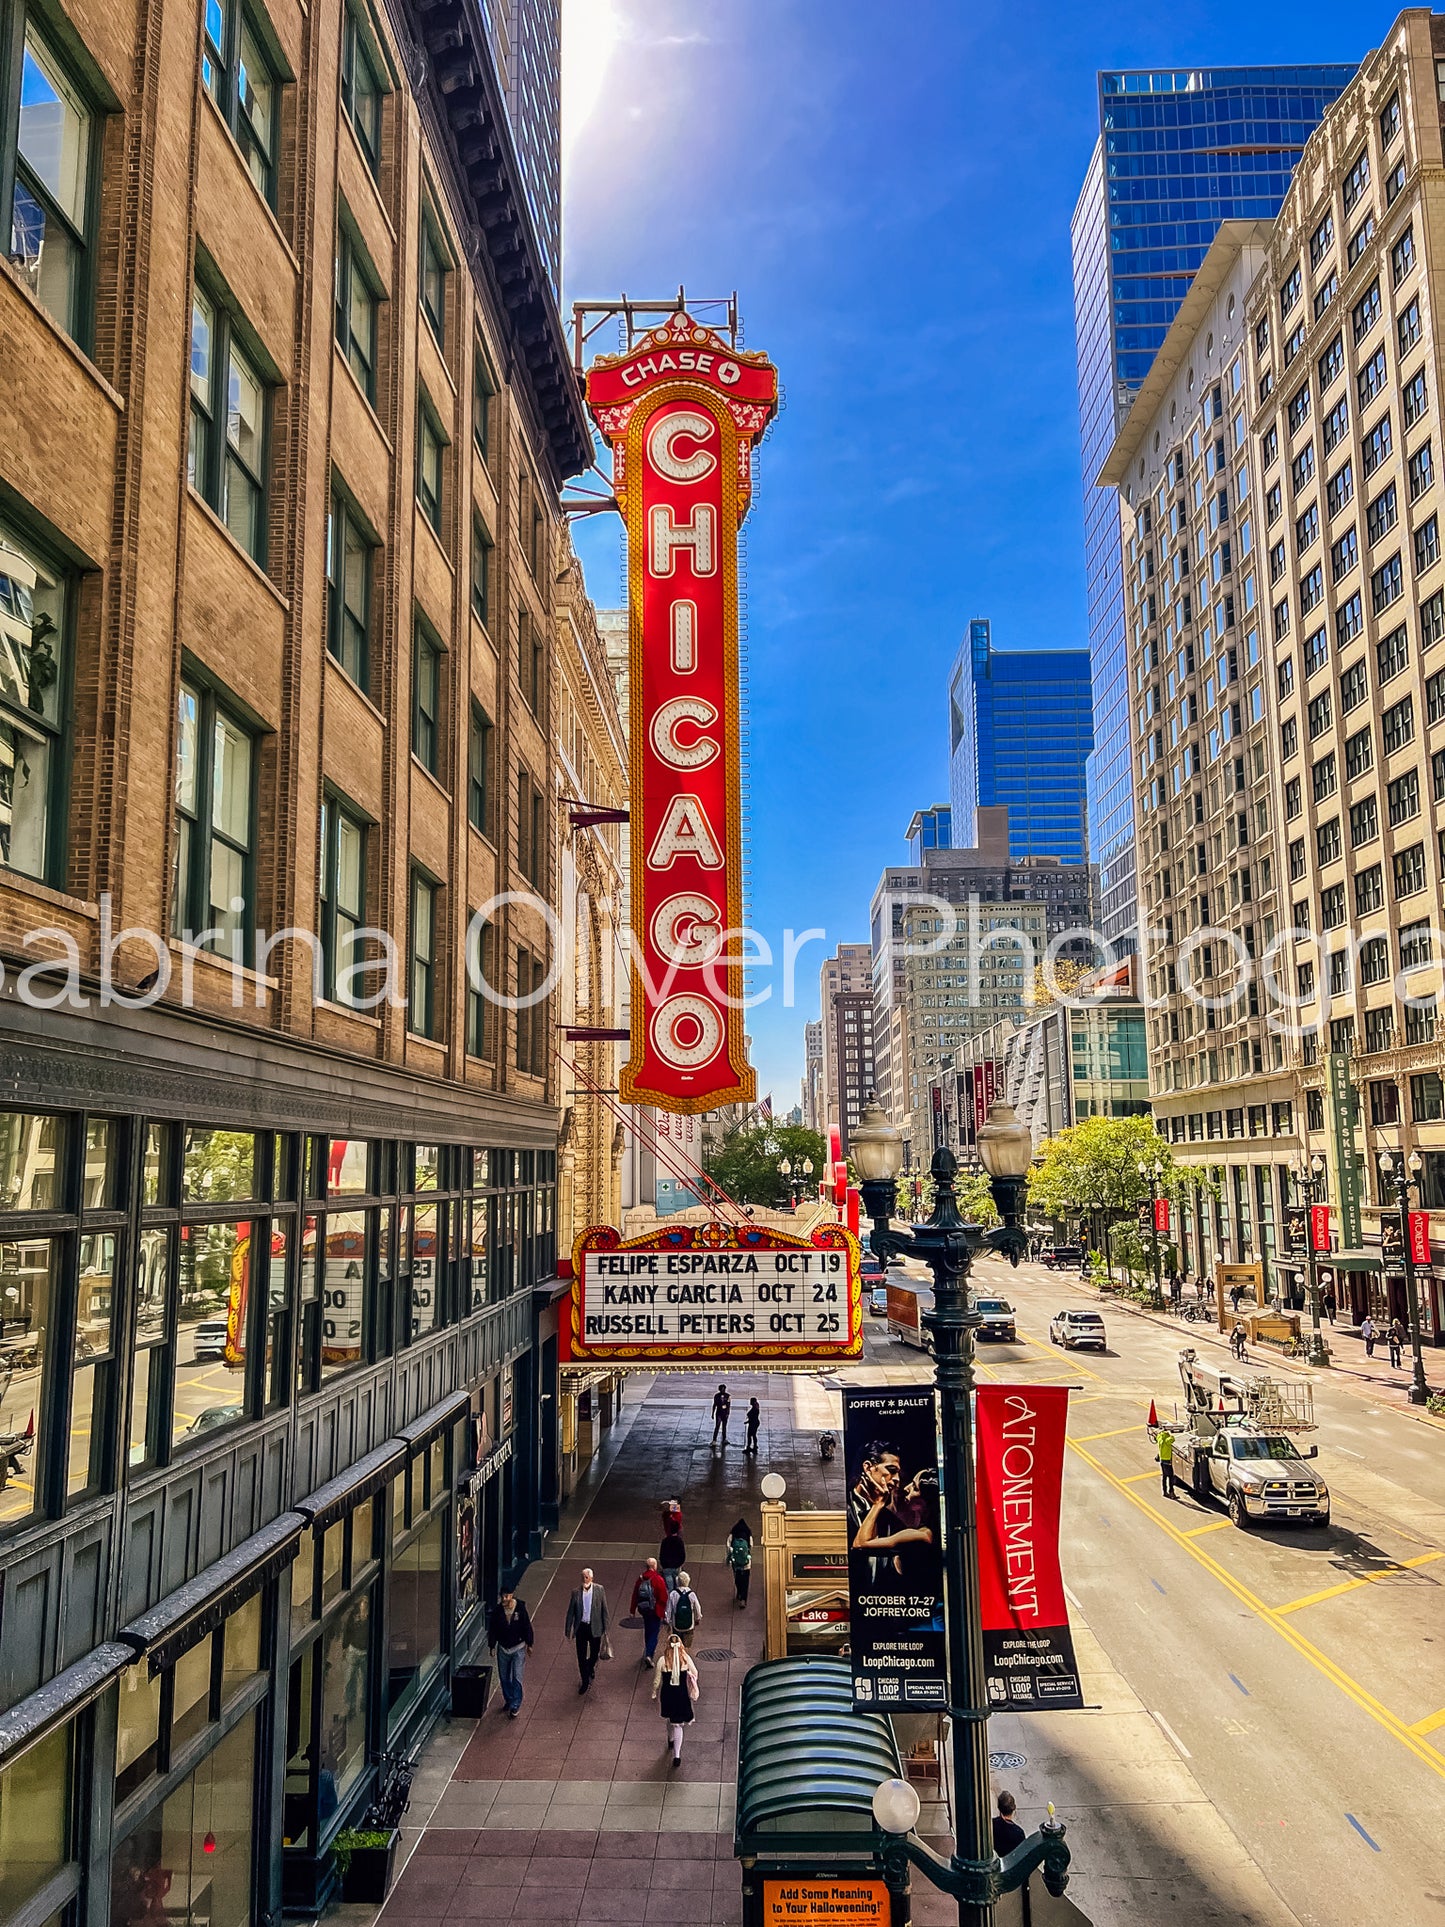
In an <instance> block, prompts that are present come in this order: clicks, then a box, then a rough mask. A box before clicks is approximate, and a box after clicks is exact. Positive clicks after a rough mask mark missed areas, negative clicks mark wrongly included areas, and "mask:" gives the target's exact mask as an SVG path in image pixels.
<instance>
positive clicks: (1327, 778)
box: [1311, 750, 1339, 803]
mask: <svg viewBox="0 0 1445 1927" xmlns="http://www.w3.org/2000/svg"><path fill="white" fill-rule="evenodd" d="M1311 780H1312V785H1313V790H1314V799H1315V801H1316V803H1323V802H1324V800H1325V798H1326V797H1327V796H1333V795H1334V793H1335V791H1336V790H1337V789H1338V788H1339V779H1338V776H1337V775H1336V771H1335V753H1334V751H1333V750H1331V751H1330V753H1329V755H1328V756H1322V757H1321V758H1320V760H1319V761H1318V762H1317V763H1316V764H1315V765H1314V768H1313V769H1312V771H1311Z"/></svg>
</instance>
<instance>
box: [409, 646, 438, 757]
mask: <svg viewBox="0 0 1445 1927" xmlns="http://www.w3.org/2000/svg"><path fill="white" fill-rule="evenodd" d="M441 701H442V648H441V644H440V643H439V642H438V641H437V639H436V637H435V636H434V635H433V634H432V631H431V629H430V628H429V627H428V626H427V624H426V623H425V622H423V620H422V619H421V617H420V616H418V617H417V618H416V623H415V626H414V628H413V630H412V656H411V753H412V755H413V756H415V758H416V759H417V761H418V762H419V763H420V764H421V766H422V768H423V769H425V770H429V771H430V772H431V774H432V775H433V776H439V775H440V774H441Z"/></svg>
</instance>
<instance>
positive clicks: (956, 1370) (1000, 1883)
mask: <svg viewBox="0 0 1445 1927" xmlns="http://www.w3.org/2000/svg"><path fill="white" fill-rule="evenodd" d="M851 1148H852V1152H853V1159H854V1162H855V1164H856V1165H857V1167H858V1173H859V1177H860V1178H861V1180H862V1192H863V1209H864V1211H865V1212H866V1213H867V1215H868V1218H869V1220H870V1222H871V1224H872V1227H873V1228H872V1232H871V1235H870V1238H869V1243H870V1245H871V1247H872V1249H873V1250H874V1251H875V1252H876V1253H877V1255H878V1256H879V1257H880V1258H881V1259H883V1260H885V1262H886V1260H887V1259H888V1258H889V1257H891V1256H893V1255H895V1254H907V1255H909V1256H911V1257H915V1258H921V1259H922V1260H923V1262H924V1263H925V1264H926V1265H927V1266H928V1268H929V1270H930V1271H931V1272H932V1273H933V1309H932V1310H931V1311H928V1312H925V1313H924V1315H923V1318H924V1323H925V1324H926V1325H927V1327H928V1329H929V1332H930V1334H931V1336H932V1338H933V1350H934V1359H935V1376H936V1382H937V1386H938V1402H939V1423H940V1427H941V1430H942V1436H943V1467H942V1473H943V1478H942V1484H943V1505H944V1511H945V1514H946V1517H947V1520H948V1530H947V1533H946V1535H945V1538H944V1546H943V1554H944V1591H945V1614H944V1624H945V1629H946V1642H947V1651H948V1683H949V1697H950V1701H951V1704H950V1706H949V1709H948V1710H949V1715H950V1718H951V1721H952V1749H953V1784H954V1798H955V1811H956V1814H957V1842H956V1847H955V1851H954V1853H953V1856H952V1858H951V1859H950V1860H947V1861H945V1860H943V1859H942V1858H941V1856H939V1855H937V1854H934V1853H931V1851H930V1850H929V1849H928V1848H926V1847H925V1846H924V1845H923V1844H922V1842H921V1841H918V1840H916V1839H915V1838H914V1837H913V1836H912V1834H911V1832H910V1831H909V1829H908V1827H903V1828H901V1829H895V1828H893V1827H891V1826H887V1823H886V1822H885V1823H883V1824H885V1827H886V1830H887V1831H889V1832H890V1833H895V1832H896V1833H899V1834H906V1835H907V1838H906V1840H903V1841H901V1843H900V1845H899V1846H898V1848H897V1849H896V1853H906V1857H907V1859H908V1860H911V1861H912V1863H913V1864H914V1865H915V1866H918V1867H919V1868H920V1869H921V1870H922V1871H923V1872H924V1873H925V1874H926V1875H927V1877H928V1878H929V1879H930V1880H931V1881H933V1883H934V1884H935V1885H936V1886H939V1887H942V1888H943V1889H944V1891H945V1892H947V1893H950V1894H952V1895H953V1896H954V1897H955V1898H956V1899H957V1901H958V1918H959V1922H960V1927H991V1923H992V1921H993V1904H994V1902H995V1900H997V1899H998V1897H999V1895H1000V1894H1002V1893H1007V1892H1010V1891H1012V1890H1013V1889H1014V1888H1016V1887H1018V1886H1021V1885H1022V1884H1023V1881H1024V1880H1025V1879H1026V1878H1027V1876H1028V1873H1029V1872H1030V1871H1031V1870H1032V1869H1033V1868H1034V1867H1037V1866H1039V1865H1043V1866H1044V1867H1045V1868H1046V1873H1045V1879H1046V1880H1047V1881H1049V1883H1050V1889H1051V1891H1054V1890H1055V1889H1054V1888H1053V1885H1052V1882H1053V1880H1054V1879H1057V1880H1058V1881H1060V1883H1063V1882H1065V1881H1066V1880H1067V1871H1066V1870H1067V1867H1068V1860H1069V1853H1068V1848H1067V1846H1066V1845H1065V1844H1064V1839H1063V1828H1062V1827H1059V1828H1057V1830H1056V1831H1051V1832H1050V1833H1048V1834H1047V1835H1044V1836H1039V1837H1036V1839H1035V1840H1034V1841H1032V1842H1031V1843H1030V1845H1031V1846H1033V1847H1035V1848H1036V1849H1037V1852H1036V1853H1035V1854H1034V1855H1033V1856H1032V1857H1031V1858H1029V1857H1027V1856H1025V1857H1026V1858H1028V1865H1019V1866H1016V1865H1015V1864H1014V1863H1015V1860H1016V1858H1018V1857H1019V1856H1023V1855H1024V1849H1023V1848H1022V1847H1020V1848H1019V1849H1017V1851H1016V1854H1011V1855H1010V1856H1009V1859H1008V1863H1007V1864H1006V1865H1003V1866H1001V1865H1000V1862H999V1860H998V1857H997V1856H996V1855H995V1853H994V1851H993V1838H992V1832H991V1827H990V1814H989V1799H988V1698H987V1693H986V1690H985V1688H986V1680H985V1675H984V1660H983V1633H982V1628H981V1625H980V1613H979V1568H978V1520H977V1514H976V1511H975V1500H974V1450H973V1347H974V1334H975V1332H976V1331H977V1329H978V1325H979V1315H978V1313H977V1312H976V1311H975V1310H974V1309H973V1307H972V1305H971V1304H970V1302H969V1295H968V1280H969V1273H970V1271H971V1270H972V1267H973V1262H974V1259H975V1258H976V1257H978V1255H979V1254H980V1252H983V1251H995V1252H1000V1253H1003V1254H1004V1255H1005V1256H1007V1258H1008V1259H1009V1261H1010V1263H1012V1264H1015V1265H1016V1264H1017V1263H1018V1261H1019V1258H1020V1257H1021V1256H1022V1254H1023V1252H1024V1251H1025V1249H1026V1248H1027V1239H1026V1237H1025V1235H1024V1231H1023V1227H1022V1222H1021V1220H1022V1206H1023V1194H1024V1184H1025V1181H1026V1178H1027V1174H1028V1168H1029V1164H1030V1161H1031V1160H1032V1157H1033V1140H1032V1137H1031V1136H1030V1133H1029V1131H1028V1129H1027V1127H1026V1126H1025V1125H1023V1124H1021V1123H1020V1122H1019V1121H1018V1119H1017V1118H1016V1117H1015V1116H1014V1113H1013V1110H1012V1107H1011V1106H1009V1105H1007V1104H995V1105H994V1106H993V1107H992V1109H991V1110H990V1112H989V1118H988V1122H987V1123H986V1124H985V1125H983V1126H982V1127H981V1129H980V1130H979V1133H978V1152H979V1156H980V1158H981V1159H982V1162H983V1167H984V1169H985V1170H986V1171H987V1172H988V1174H989V1177H990V1179H991V1180H992V1185H993V1195H994V1202H995V1203H996V1204H997V1206H998V1211H999V1216H1000V1217H1001V1218H1002V1220H1003V1223H1002V1225H1001V1226H999V1227H998V1228H997V1229H996V1230H993V1231H988V1232H985V1231H983V1230H981V1229H980V1228H979V1226H977V1225H969V1224H965V1223H964V1222H963V1220H962V1218H961V1217H960V1216H959V1214H958V1202H957V1199H956V1198H955V1196H954V1189H953V1182H954V1178H955V1177H956V1176H957V1174H958V1160H957V1159H956V1158H955V1157H954V1155H953V1153H952V1151H950V1150H949V1149H948V1148H947V1146H946V1145H944V1146H940V1147H939V1149H938V1150H936V1151H935V1152H934V1154H933V1164H932V1177H933V1186H934V1201H933V1212H932V1215H931V1216H930V1217H929V1219H928V1221H927V1223H925V1224H915V1225H913V1226H912V1227H911V1228H910V1229H909V1230H907V1231H895V1230H894V1229H893V1227H892V1218H893V1213H894V1209H895V1205H896V1202H897V1179H898V1173H899V1171H900V1170H901V1168H902V1164H903V1141H902V1138H901V1136H900V1134H899V1133H898V1132H897V1131H896V1130H895V1129H894V1128H893V1126H892V1125H891V1124H890V1123H889V1122H888V1119H887V1117H886V1116H885V1114H884V1112H883V1110H882V1107H881V1106H880V1105H879V1104H878V1103H877V1102H876V1100H874V1099H873V1098H872V1097H871V1096H870V1098H869V1101H868V1103H867V1105H866V1106H865V1108H864V1111H863V1116H862V1119H861V1120H860V1122H859V1124H858V1126H857V1128H856V1129H855V1130H854V1132H853V1133H852V1146H851ZM894 1871H895V1873H896V1871H897V1869H896V1867H895V1869H894ZM904 1873H905V1874H906V1866H905V1868H904ZM1057 1891H1058V1892H1062V1891H1063V1886H1062V1884H1060V1885H1059V1887H1058V1888H1057Z"/></svg>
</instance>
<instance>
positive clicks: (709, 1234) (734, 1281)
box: [563, 1224, 863, 1371]
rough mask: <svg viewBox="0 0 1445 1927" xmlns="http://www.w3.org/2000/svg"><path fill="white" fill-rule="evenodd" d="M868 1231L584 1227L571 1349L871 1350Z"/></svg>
mask: <svg viewBox="0 0 1445 1927" xmlns="http://www.w3.org/2000/svg"><path fill="white" fill-rule="evenodd" d="M859 1261H860V1252H859V1246H858V1240H857V1239H856V1238H855V1237H854V1236H853V1235H852V1234H851V1233H850V1232H849V1231H848V1230H847V1229H846V1227H844V1226H843V1225H839V1224H823V1225H818V1226H816V1227H815V1229H814V1231H813V1233H812V1236H811V1237H810V1238H799V1237H794V1236H793V1235H792V1233H791V1232H786V1231H773V1230H771V1229H770V1228H768V1227H767V1226H764V1225H742V1226H736V1225H725V1224H703V1225H675V1226H674V1225H668V1226H666V1227H664V1228H661V1229H659V1230H656V1231H649V1232H647V1233H645V1234H644V1236H642V1237H640V1238H623V1237H622V1236H621V1235H620V1233H619V1232H617V1231H616V1230H615V1229H614V1228H613V1227H612V1226H611V1225H594V1226H593V1227H592V1228H591V1229H590V1230H587V1231H584V1232H583V1233H582V1235H581V1237H580V1238H579V1239H578V1240H577V1242H576V1244H575V1245H574V1247H573V1252H572V1298H571V1307H570V1314H569V1317H568V1318H567V1320H566V1321H565V1322H564V1326H563V1330H564V1332H565V1334H566V1345H567V1356H568V1357H570V1358H573V1359H584V1358H587V1359H599V1360H603V1359H606V1360H612V1361H615V1362H618V1363H623V1362H627V1363H636V1364H653V1365H683V1364H703V1363H708V1364H715V1365H736V1366H738V1367H746V1368H747V1369H748V1370H749V1371H754V1370H757V1369H759V1368H760V1367H765V1366H769V1365H787V1366H793V1367H797V1366H801V1365H807V1364H809V1363H816V1364H819V1365H825V1364H833V1363H836V1362H838V1361H839V1360H841V1359H847V1358H860V1357H861V1356H862V1354H863V1301H862V1288H861V1285H860V1283H859V1270H858V1268H859Z"/></svg>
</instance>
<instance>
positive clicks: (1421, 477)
mask: <svg viewBox="0 0 1445 1927" xmlns="http://www.w3.org/2000/svg"><path fill="white" fill-rule="evenodd" d="M1434 480H1435V466H1434V462H1433V459H1432V457H1431V453H1430V444H1429V442H1422V443H1421V445H1420V447H1419V448H1417V449H1416V450H1415V453H1414V454H1413V455H1412V456H1411V457H1410V500H1411V501H1412V502H1418V501H1419V499H1420V497H1421V496H1422V495H1423V494H1424V493H1425V491H1426V490H1427V489H1428V488H1429V487H1430V485H1431V484H1432V483H1433V482H1434Z"/></svg>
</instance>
